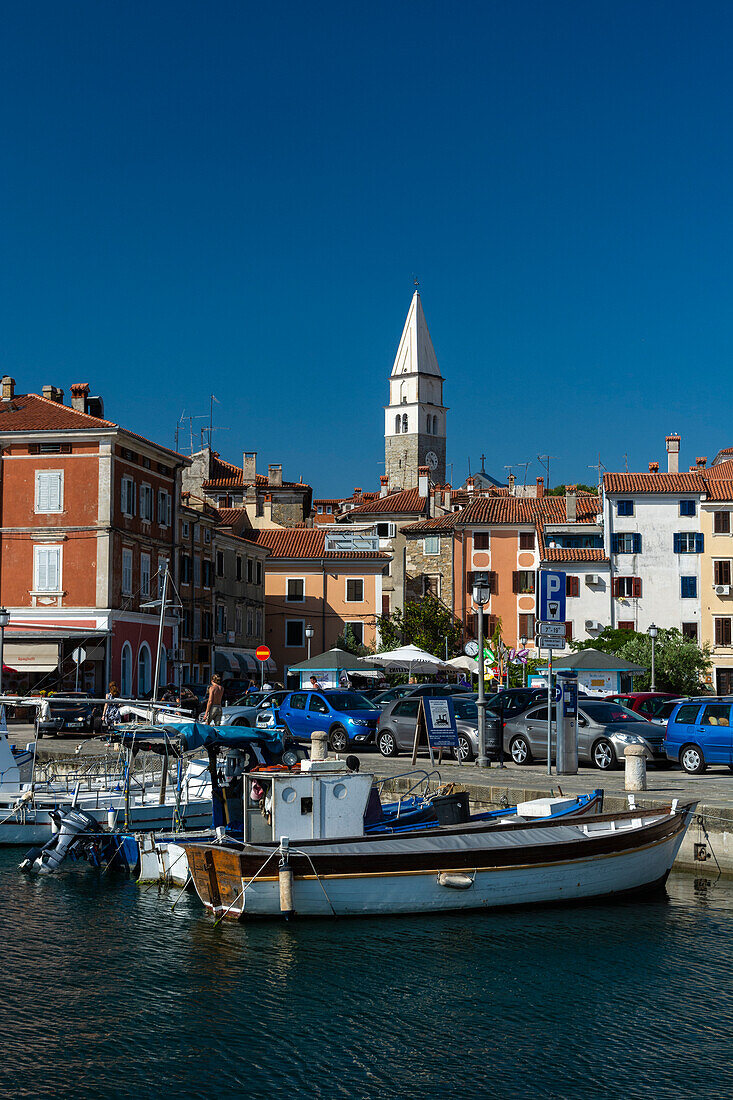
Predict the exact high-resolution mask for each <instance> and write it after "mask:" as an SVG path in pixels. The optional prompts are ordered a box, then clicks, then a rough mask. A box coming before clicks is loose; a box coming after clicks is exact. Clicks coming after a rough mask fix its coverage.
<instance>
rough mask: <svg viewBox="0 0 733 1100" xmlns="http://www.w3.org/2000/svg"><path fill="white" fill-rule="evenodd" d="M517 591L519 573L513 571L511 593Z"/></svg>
mask: <svg viewBox="0 0 733 1100" xmlns="http://www.w3.org/2000/svg"><path fill="white" fill-rule="evenodd" d="M518 591H519V573H518V572H517V571H516V570H515V571H514V572H513V573H512V592H518Z"/></svg>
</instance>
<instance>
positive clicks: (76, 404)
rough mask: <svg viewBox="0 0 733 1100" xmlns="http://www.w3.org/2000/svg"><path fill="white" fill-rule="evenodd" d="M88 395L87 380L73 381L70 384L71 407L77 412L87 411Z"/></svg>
mask: <svg viewBox="0 0 733 1100" xmlns="http://www.w3.org/2000/svg"><path fill="white" fill-rule="evenodd" d="M88 396H89V383H88V382H73V383H72V386H71V407H72V409H76V411H77V412H80V413H85V412H86V411H87V397H88Z"/></svg>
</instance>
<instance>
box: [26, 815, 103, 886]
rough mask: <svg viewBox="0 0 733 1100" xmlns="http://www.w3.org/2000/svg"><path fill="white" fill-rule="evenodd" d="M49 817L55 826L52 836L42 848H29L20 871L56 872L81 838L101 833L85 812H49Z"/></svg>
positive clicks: (43, 873) (93, 820)
mask: <svg viewBox="0 0 733 1100" xmlns="http://www.w3.org/2000/svg"><path fill="white" fill-rule="evenodd" d="M50 817H51V818H52V819H53V822H54V825H55V826H56V832H55V834H54V836H53V837H52V838H51V839H50V840H49V841H48V843H47V844H44V846H43V847H42V848H31V850H30V851H29V852H28V854H27V855H26V857H25V859H24V860H23V862H22V863H21V865H20V869H21V871H36V872H37V873H38V874H39V875H50V874H51V872H52V871H56V870H58V868H59V867H60V865H61V864H62V863H63V861H64V860H65V859H66V857H67V856H68V855H69V854H70V853H71V850H72V848H73V847H74V845H75V844H76V843H77V842H78V841H79V840H80V838H81V837H83V836H84V835H86V834H89V833H99V832H101V829H100V827H99V823H98V821H97V820H96V818H95V817H93V816H92V815H91V814H90V813H87V811H86V810H77V809H72V810H66V811H61V810H51V812H50Z"/></svg>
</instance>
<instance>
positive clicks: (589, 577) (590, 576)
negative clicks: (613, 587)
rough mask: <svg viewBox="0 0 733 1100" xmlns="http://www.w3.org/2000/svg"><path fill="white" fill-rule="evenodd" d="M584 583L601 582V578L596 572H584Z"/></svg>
mask: <svg viewBox="0 0 733 1100" xmlns="http://www.w3.org/2000/svg"><path fill="white" fill-rule="evenodd" d="M585 583H586V584H600V583H601V578H600V577H599V576H598V574H597V573H586V575H585Z"/></svg>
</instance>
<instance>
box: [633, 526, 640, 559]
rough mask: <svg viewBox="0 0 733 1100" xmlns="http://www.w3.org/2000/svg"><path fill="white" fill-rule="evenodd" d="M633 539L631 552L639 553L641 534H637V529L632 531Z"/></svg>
mask: <svg viewBox="0 0 733 1100" xmlns="http://www.w3.org/2000/svg"><path fill="white" fill-rule="evenodd" d="M633 541H634V551H633V552H634V553H635V554H640V553H641V535H640V534H639V532H638V531H636V532H635V533H634V536H633Z"/></svg>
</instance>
